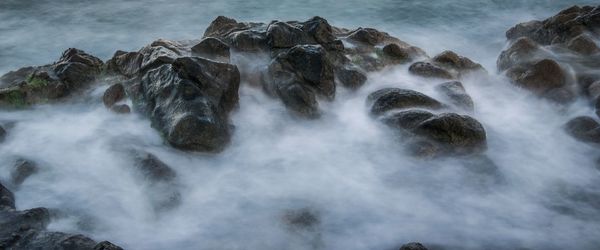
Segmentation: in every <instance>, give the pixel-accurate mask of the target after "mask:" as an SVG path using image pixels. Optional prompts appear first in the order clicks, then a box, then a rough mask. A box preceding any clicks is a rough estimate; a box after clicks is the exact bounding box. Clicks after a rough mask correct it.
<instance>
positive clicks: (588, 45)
mask: <svg viewBox="0 0 600 250" xmlns="http://www.w3.org/2000/svg"><path fill="white" fill-rule="evenodd" d="M567 47H568V48H569V49H570V50H572V51H575V52H577V53H579V54H582V55H592V54H596V53H598V52H600V48H598V45H596V43H595V42H594V40H592V39H591V38H590V37H588V36H586V35H579V36H577V37H575V38H573V39H571V41H569V43H568V44H567Z"/></svg>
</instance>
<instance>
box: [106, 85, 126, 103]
mask: <svg viewBox="0 0 600 250" xmlns="http://www.w3.org/2000/svg"><path fill="white" fill-rule="evenodd" d="M123 98H125V87H124V86H123V84H120V83H116V84H113V85H111V86H110V87H108V89H106V91H104V95H103V96H102V102H104V106H106V107H107V108H110V107H112V106H113V105H115V103H117V102H119V101H121V100H123Z"/></svg>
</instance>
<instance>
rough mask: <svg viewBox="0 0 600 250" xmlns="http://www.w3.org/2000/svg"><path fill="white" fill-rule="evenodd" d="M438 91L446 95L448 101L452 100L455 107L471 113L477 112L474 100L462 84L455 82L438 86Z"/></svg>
mask: <svg viewBox="0 0 600 250" xmlns="http://www.w3.org/2000/svg"><path fill="white" fill-rule="evenodd" d="M436 90H438V91H439V92H441V93H442V94H444V95H446V96H447V97H448V99H450V103H452V104H453V105H454V106H456V107H459V108H461V109H464V110H466V111H470V112H473V111H474V110H475V105H474V104H473V99H471V96H469V94H467V91H466V90H465V88H464V87H463V85H462V83H461V82H458V81H453V82H445V83H441V84H439V85H438V86H436Z"/></svg>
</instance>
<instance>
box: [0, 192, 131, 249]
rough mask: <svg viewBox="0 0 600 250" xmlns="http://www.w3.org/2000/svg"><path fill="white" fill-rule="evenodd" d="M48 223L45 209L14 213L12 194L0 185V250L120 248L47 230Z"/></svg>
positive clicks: (76, 235)
mask: <svg viewBox="0 0 600 250" xmlns="http://www.w3.org/2000/svg"><path fill="white" fill-rule="evenodd" d="M49 222H50V212H49V211H48V209H46V208H33V209H29V210H23V211H17V210H15V206H14V196H13V194H12V192H10V191H9V190H8V189H6V188H5V187H4V186H3V185H2V183H0V249H13V250H19V249H90V250H91V249H121V248H120V247H118V246H116V245H114V244H112V243H110V242H102V243H98V244H97V243H96V242H95V241H94V240H92V239H90V238H88V237H86V236H83V235H80V234H67V233H62V232H51V231H47V230H46V226H47V225H48V223H49ZM105 246H109V247H112V248H102V247H105Z"/></svg>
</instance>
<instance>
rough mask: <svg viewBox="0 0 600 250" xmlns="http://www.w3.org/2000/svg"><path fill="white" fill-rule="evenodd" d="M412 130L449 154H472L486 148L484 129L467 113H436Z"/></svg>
mask: <svg viewBox="0 0 600 250" xmlns="http://www.w3.org/2000/svg"><path fill="white" fill-rule="evenodd" d="M413 132H414V133H415V134H417V135H420V136H422V137H424V138H426V139H427V140H428V141H431V142H433V143H434V144H437V145H439V146H440V147H441V149H442V150H443V151H444V152H448V153H451V154H472V153H478V152H482V151H484V150H485V149H486V148H487V141H486V140H487V139H486V137H487V136H486V132H485V129H484V128H483V126H482V125H481V123H479V122H478V121H477V120H475V119H474V118H472V117H470V116H467V115H458V114H454V113H445V114H440V115H436V116H434V117H432V118H429V119H427V120H425V121H423V122H421V123H420V124H419V125H417V126H416V127H415V128H414V130H413Z"/></svg>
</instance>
